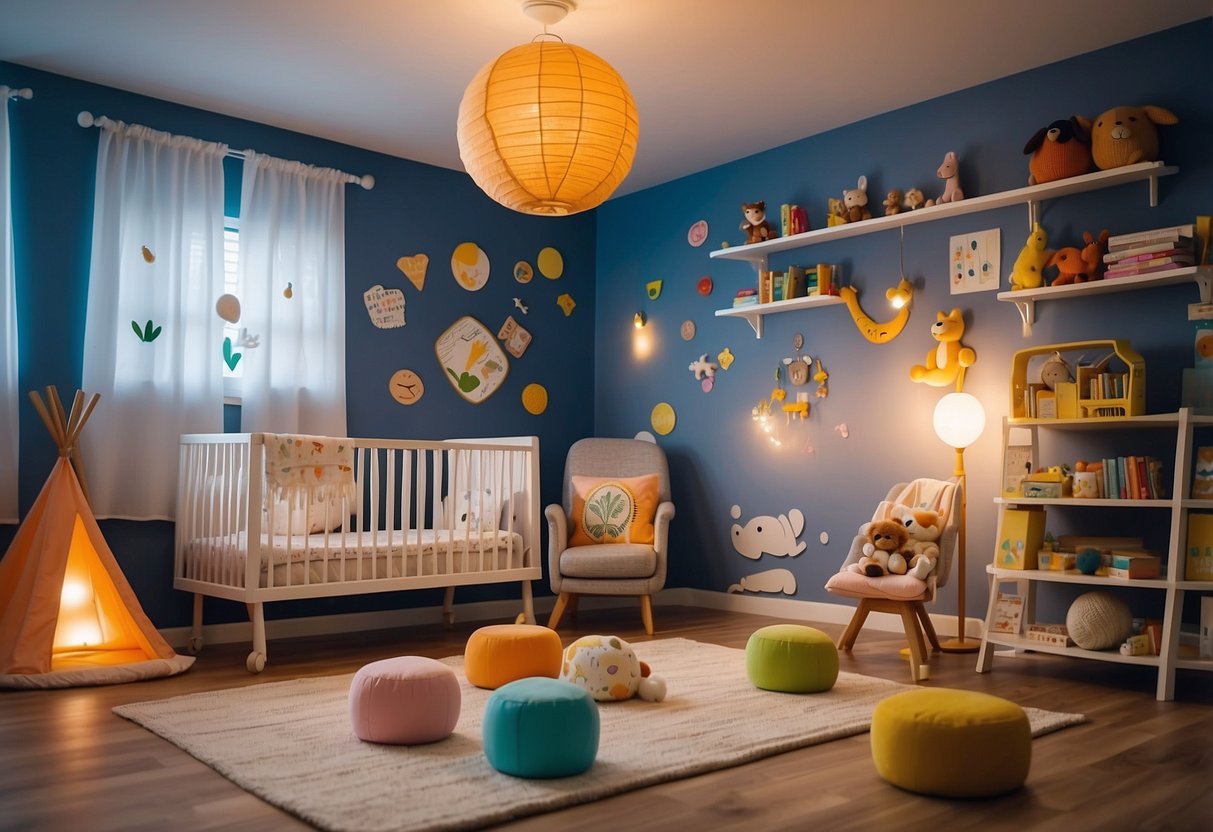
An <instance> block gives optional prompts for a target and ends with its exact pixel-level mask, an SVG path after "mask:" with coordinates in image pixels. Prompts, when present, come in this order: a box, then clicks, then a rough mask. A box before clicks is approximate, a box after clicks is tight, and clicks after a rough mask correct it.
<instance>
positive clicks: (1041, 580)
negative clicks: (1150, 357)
mask: <svg viewBox="0 0 1213 832" xmlns="http://www.w3.org/2000/svg"><path fill="white" fill-rule="evenodd" d="M1017 428H1022V429H1026V430H1027V431H1028V432H1029V437H1030V439H1029V442H1028V445H1027V446H1024V445H1023V444H1021V443H1019V442H1016V443H1015V444H1014V445H1012V443H1011V441H1010V440H1011V430H1012V429H1017ZM1209 428H1213V416H1196V415H1193V414H1192V413H1191V411H1190V410H1189V409H1188V408H1183V409H1181V410H1179V411H1178V412H1176V413H1160V414H1150V415H1144V416H1127V417H1102V418H1086V419H1084V418H1077V419H1021V418H1004V419H1003V457H1004V458H1003V472H1004V476H1005V473H1006V472H1007V471H1008V468H1007V464H1008V463H1007V456H1008V453H1009V452H1010V449H1011V448H1012V447H1016V448H1023V447H1028V448H1029V449H1030V463H1031V464H1041V460H1040V456H1039V455H1040V431H1045V430H1047V431H1056V432H1058V433H1059V434H1060V436H1059V437H1056V438H1058V439H1059V441H1060V443H1061V444H1063V445H1064V444H1065V442H1066V436H1067V434H1069V435H1071V436H1074V437H1078V436H1079V435H1081V438H1083V439H1093V440H1095V441H1096V442H1098V444H1099V445H1100V446H1101V447H1102V446H1104V445H1108V446H1111V445H1112V444H1113V443H1114V442H1122V441H1124V437H1123V435H1122V432H1128V433H1129V434H1131V433H1133V432H1136V431H1156V432H1157V431H1161V432H1166V433H1172V432H1173V433H1174V442H1175V446H1174V447H1175V456H1174V458H1173V459H1167V460H1165V463H1166V464H1167V465H1170V466H1171V470H1172V471H1173V474H1174V476H1173V477H1171V478H1170V481H1169V482H1170V489H1169V496H1168V497H1166V498H1163V499H1150V500H1143V499H1115V498H1109V499H1081V498H1074V497H1060V498H1056V499H1043V498H1040V499H1025V498H1023V497H1018V496H1008V495H1007V493H1006V492H1005V491H1004V495H1003V496H1001V497H997V498H995V500H994V502H995V504H996V505H997V506H998V510H999V527H1000V529H1001V526H1002V519H1003V514H1004V512H1006V511H1007V510H1008V509H1016V508H1033V507H1034V508H1046V509H1048V508H1051V509H1053V510H1056V511H1059V512H1061V511H1066V512H1069V511H1076V512H1083V511H1085V510H1087V509H1092V508H1104V509H1106V508H1115V509H1116V510H1117V511H1118V520H1117V523H1118V527H1117V528H1113V529H1109V530H1106V531H1105V530H1103V529H1101V530H1100V533H1101V534H1109V533H1110V534H1115V533H1117V532H1128V531H1130V530H1134V529H1137V528H1140V526H1141V525H1142V524H1143V523H1146V522H1148V521H1149V520H1150V518H1154V520H1155V521H1157V525H1161V524H1164V523H1165V525H1166V528H1167V545H1166V549H1165V551H1164V552H1163V557H1164V560H1165V562H1164V564H1163V569H1162V573H1161V575H1160V576H1159V577H1158V578H1149V579H1124V578H1110V577H1102V576H1096V575H1084V574H1081V573H1076V572H1056V571H1050V570H1041V569H1004V568H999V567H997V566H995V565H993V564H990V565H987V566H986V574H987V575H988V576H989V580H990V604H989V608H988V610H987V612H986V626H985V632H984V634H983V636H982V641H981V648H980V651H979V652H978V658H977V672H978V673H986V672H989V671H991V670H992V669H993V663H994V657H995V648H997V647H1003V648H1010V650H1012V651H1014V653H1017V654H1018V653H1023V652H1027V651H1032V652H1037V653H1050V654H1055V655H1060V656H1068V657H1071V658H1079V659H1088V660H1094V661H1105V662H1117V663H1121V664H1133V665H1142V666H1146V667H1153V668H1157V671H1158V681H1157V686H1156V698H1157V699H1158V700H1160V701H1162V700H1170V699H1173V698H1174V697H1175V675H1176V670H1177V669H1184V670H1203V671H1213V659H1201V658H1196V657H1193V656H1186V655H1185V656H1183V657H1181V656H1180V625H1181V623H1182V618H1183V609H1184V598H1185V596H1186V595H1188V594H1194V595H1208V594H1211V593H1213V581H1192V580H1186V579H1185V578H1184V570H1185V561H1186V557H1185V555H1186V546H1187V530H1188V516H1189V514H1190V513H1191V512H1193V511H1201V510H1204V511H1209V510H1213V500H1194V499H1190V486H1191V482H1192V467H1193V458H1194V456H1195V452H1196V447H1195V445H1196V443H1195V442H1194V432H1195V431H1196V430H1199V429H1209ZM1109 450H1110V451H1112V452H1115V450H1116V449H1115V448H1109ZM1126 510H1127V511H1126ZM1122 514H1123V517H1121V516H1120V515H1122ZM996 545H997V542H996ZM1011 585H1013V587H1014V590H1015V594H1016V595H1019V596H1021V597H1023V599H1024V603H1023V607H1024V616H1023V622H1022V623H1023V625H1024V627H1025V628H1026V626H1027V625H1028V624H1034V623H1058V622H1037V621H1036V620H1035V609H1036V601H1037V599H1038V597H1039V596H1041V594H1043V593H1058V592H1066V591H1067V590H1068V594H1070V595H1074V594H1077V593H1080V592H1085V591H1089V590H1093V589H1120V588H1126V587H1131V588H1133V589H1136V590H1141V591H1143V592H1146V593H1148V594H1149V595H1148V598H1149V601H1150V605H1151V610H1154V609H1156V608H1157V607H1158V606H1161V608H1162V610H1163V614H1162V639H1161V647H1160V650H1159V655H1157V656H1153V655H1146V656H1125V655H1122V654H1121V653H1120V652H1119V651H1118V650H1117V649H1115V648H1112V649H1110V650H1085V649H1083V648H1081V647H1075V646H1072V645H1071V646H1068V647H1067V646H1061V645H1057V644H1048V643H1045V642H1040V641H1035V640H1031V639H1029V638H1027V636H1026V635H1024V634H1023V633H1005V632H995V631H993V630H992V627H991V625H992V624H993V621H994V616H995V602H996V600H997V598H998V595H999V592H1000V591H1001V590H1003V589H1004V588H1006V587H1008V586H1011ZM1139 595H1140V593H1139ZM1134 603H1135V604H1140V603H1142V601H1141V600H1140V599H1139V598H1138V597H1135V599H1134ZM1141 612H1143V610H1141V609H1140V608H1138V607H1134V614H1135V615H1140V614H1141ZM1189 623H1194V622H1189Z"/></svg>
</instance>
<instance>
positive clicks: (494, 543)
mask: <svg viewBox="0 0 1213 832" xmlns="http://www.w3.org/2000/svg"><path fill="white" fill-rule="evenodd" d="M349 442H350V443H351V444H352V445H353V446H354V489H353V494H354V496H353V497H352V498H351V497H339V498H334V497H331V496H330V497H328V498H325V499H319V498H314V497H313V495H311V494H307V495H306V498H305V499H302V500H298V501H297V502H295V503H294V504H288V503H286V502H284V501H281V500H279V501H276V500H275V498H274V496H273V489H272V488H270V487H268V484H267V480H266V475H265V471H266V460H265V449H266V444H265V440H264V435H263V434H259V433H252V434H248V433H245V434H192V435H185V436H182V437H181V458H180V469H179V471H180V473H179V478H178V490H177V529H176V546H175V559H174V566H173V586H174V587H175V588H177V589H180V590H184V591H186V592H192V593H194V614H193V633H192V639H191V647H192V648H193V649H194V650H199V649H201V647H202V598H203V596H206V595H210V596H214V597H218V598H228V599H231V600H234V601H243V602H244V603H245V604H247V605H248V610H249V618H250V619H251V620H252V624H253V649H252V652H251V653H249V656H248V659H247V661H246V666H247V667H248V669H249V671H250V672H253V673H258V672H260V671H261V670H262V669H263V668H264V667H265V661H266V656H267V651H266V640H265V611H264V606H263V605H264V604H265V602H267V601H279V600H286V599H297V598H320V597H330V596H336V595H356V594H362V593H368V592H387V591H392V590H402V589H422V588H430V587H444V588H445V589H446V594H445V597H444V599H443V618H444V621H445V623H446V624H447V625H448V626H449V625H450V624H451V622H452V621H453V609H452V606H453V603H454V592H455V587H457V586H467V585H471V584H489V583H504V582H507V581H519V582H520V583H521V585H522V607H523V609H522V612H523V614H524V615H525V619H526V621H527V622H529V623H534V621H535V614H534V606H533V603H532V597H531V583H530V582H531V581H533V580H537V579H540V578H541V577H542V567H541V565H540V560H539V540H538V536H539V528H540V527H539V499H540V496H539V440H538V438H537V437H533V436H521V437H506V438H494V439H454V440H448V441H443V442H430V441H414V440H395V439H350V440H349Z"/></svg>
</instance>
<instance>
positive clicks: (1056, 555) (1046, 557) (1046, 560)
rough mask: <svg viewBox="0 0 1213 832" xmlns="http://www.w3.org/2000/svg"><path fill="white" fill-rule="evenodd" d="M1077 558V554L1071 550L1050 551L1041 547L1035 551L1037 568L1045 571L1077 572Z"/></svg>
mask: <svg viewBox="0 0 1213 832" xmlns="http://www.w3.org/2000/svg"><path fill="white" fill-rule="evenodd" d="M1077 558H1078V555H1076V554H1074V553H1073V552H1057V551H1053V552H1050V551H1045V550H1043V549H1042V550H1041V551H1040V552H1039V553H1037V559H1038V563H1039V566H1038V567H1037V568H1038V569H1043V570H1045V571H1046V572H1077V571H1078V562H1077Z"/></svg>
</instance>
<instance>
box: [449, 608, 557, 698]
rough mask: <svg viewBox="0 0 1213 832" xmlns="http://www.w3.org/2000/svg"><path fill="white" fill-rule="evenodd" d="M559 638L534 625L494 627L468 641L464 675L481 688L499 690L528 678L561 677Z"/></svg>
mask: <svg viewBox="0 0 1213 832" xmlns="http://www.w3.org/2000/svg"><path fill="white" fill-rule="evenodd" d="M560 654H561V646H560V636H558V635H557V634H556V631H555V630H549V629H548V628H547V627H540V626H537V625H535V624H491V625H489V626H488V627H481V628H480V629H479V630H477V631H476V632H474V633H472V635H471V636H470V637H469V638H468V643H467V647H465V648H464V651H463V672H464V674H465V675H466V676H467V679H468V681H469V682H471V683H472V684H473V685H475V686H476V687H478V688H487V689H488V690H496V689H497V688H499V687H501V686H502V685H504V684H506V683H507V682H513V681H514V680H515V679H525V678H527V677H528V676H547V677H549V678H552V679H555V678H556V677H557V676H559V675H560Z"/></svg>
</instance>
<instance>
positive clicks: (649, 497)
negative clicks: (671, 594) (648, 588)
mask: <svg viewBox="0 0 1213 832" xmlns="http://www.w3.org/2000/svg"><path fill="white" fill-rule="evenodd" d="M570 479H571V484H572V487H573V511H572V515H571V517H570V518H569V519H570V520H571V521H572V526H573V528H572V529H571V534H570V535H569V545H570V546H591V545H594V544H603V543H606V544H613V543H625V544H626V543H638V544H648V546H649V547H650V550H649V553H650V557H651V556H652V549H651V547H652V544H653V518H654V516H655V515H656V513H657V503H658V500H659V488H660V477H659V476H658V475H657V474H646V475H645V476H640V477H579V476H573V477H571V478H570ZM561 571H562V572H563V573H564V574H566V575H571V574H572V573H570V572H568V571H567V570H565V569H564V568H563V561H562V569H561ZM647 574H652V569H651V568H650V570H649V572H648V573H647ZM595 577H600V576H595Z"/></svg>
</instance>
